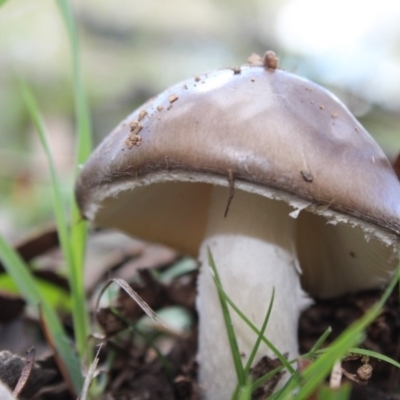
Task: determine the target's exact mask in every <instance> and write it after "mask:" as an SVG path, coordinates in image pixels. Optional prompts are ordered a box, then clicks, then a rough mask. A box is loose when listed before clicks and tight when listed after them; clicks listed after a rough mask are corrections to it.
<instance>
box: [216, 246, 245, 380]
mask: <svg viewBox="0 0 400 400" xmlns="http://www.w3.org/2000/svg"><path fill="white" fill-rule="evenodd" d="M208 264H209V265H210V267H211V270H212V273H213V279H214V282H215V283H216V286H217V290H218V297H219V300H220V303H221V308H222V314H223V316H224V321H225V327H226V331H227V334H228V339H229V344H230V346H231V352H232V357H233V363H234V365H235V370H236V375H237V379H238V385H239V387H242V386H245V384H246V376H245V374H244V369H243V365H242V360H241V357H240V352H239V347H238V344H237V341H236V336H235V331H234V330H233V325H232V320H231V316H230V313H229V309H228V304H227V301H226V295H225V293H223V292H222V291H221V290H220V288H222V286H221V281H220V278H219V275H218V271H217V268H216V266H215V262H214V258H213V256H212V254H211V251H210V249H208Z"/></svg>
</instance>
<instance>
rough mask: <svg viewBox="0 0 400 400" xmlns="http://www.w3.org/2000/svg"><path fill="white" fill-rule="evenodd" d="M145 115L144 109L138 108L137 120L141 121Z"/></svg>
mask: <svg viewBox="0 0 400 400" xmlns="http://www.w3.org/2000/svg"><path fill="white" fill-rule="evenodd" d="M146 115H147V111H146V110H140V112H139V116H138V121H141V120H142V119H143V118H144V117H145V116H146Z"/></svg>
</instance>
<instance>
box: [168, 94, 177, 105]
mask: <svg viewBox="0 0 400 400" xmlns="http://www.w3.org/2000/svg"><path fill="white" fill-rule="evenodd" d="M178 99H179V97H178V96H177V95H176V94H171V96H169V102H170V103H173V102H174V101H176V100H178Z"/></svg>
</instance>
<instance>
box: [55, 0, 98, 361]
mask: <svg viewBox="0 0 400 400" xmlns="http://www.w3.org/2000/svg"><path fill="white" fill-rule="evenodd" d="M56 3H57V6H58V8H59V10H60V14H61V16H62V19H63V20H64V25H65V28H66V31H67V35H68V39H69V43H70V48H71V55H72V69H73V79H74V99H75V115H76V124H77V135H76V136H77V144H76V146H77V149H76V165H77V168H78V169H79V166H80V165H81V164H82V163H83V162H85V161H86V159H87V157H88V155H89V154H90V152H91V148H92V142H91V126H90V117H89V108H88V104H87V100H86V94H85V88H84V84H83V79H82V73H81V69H80V53H79V40H78V35H77V30H76V26H75V20H74V16H73V13H72V8H71V4H70V3H71V2H70V1H68V0H56ZM78 169H77V172H78ZM71 204H72V213H71V218H72V225H71V230H70V233H69V234H70V243H71V249H70V251H71V253H72V261H73V262H72V264H71V269H70V273H71V282H70V284H71V291H72V293H73V297H74V301H73V303H74V304H75V307H74V315H75V314H77V316H76V324H75V323H74V325H75V329H76V332H75V334H76V341H77V345H78V352H79V354H80V356H81V357H83V355H84V354H85V352H86V351H89V349H88V348H87V346H86V338H87V336H88V333H89V322H88V319H87V309H86V298H85V292H84V282H83V270H84V257H85V251H86V239H87V226H86V223H85V222H84V221H83V220H82V218H81V215H80V212H79V209H78V207H77V205H76V201H75V197H74V194H73V193H72V199H71ZM88 355H89V357H90V358H92V357H91V355H90V354H88Z"/></svg>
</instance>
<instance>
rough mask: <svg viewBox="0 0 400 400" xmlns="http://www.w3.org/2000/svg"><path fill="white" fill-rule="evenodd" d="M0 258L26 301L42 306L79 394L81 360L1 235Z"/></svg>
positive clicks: (20, 262)
mask: <svg viewBox="0 0 400 400" xmlns="http://www.w3.org/2000/svg"><path fill="white" fill-rule="evenodd" d="M0 257H1V260H2V262H3V265H4V268H5V269H6V271H7V273H8V274H9V275H10V276H11V277H12V279H13V280H14V282H15V283H16V285H17V286H18V289H19V291H20V292H21V293H23V295H24V298H25V299H26V301H27V302H28V303H29V304H30V305H31V306H32V307H33V308H34V309H36V310H37V309H38V307H39V306H40V307H41V309H42V312H43V318H44V320H45V323H46V326H47V328H48V330H49V333H50V335H51V337H52V339H53V341H54V343H55V346H56V351H57V352H58V355H59V358H60V359H61V360H63V362H64V365H65V367H66V370H67V372H68V375H69V378H70V381H71V383H72V385H73V387H74V389H75V391H76V393H79V391H80V389H81V387H82V384H83V377H82V374H81V369H80V365H79V360H78V358H77V357H76V354H75V352H74V351H73V349H72V346H71V343H70V340H69V338H68V336H67V335H66V333H65V331H64V329H63V327H62V325H61V323H60V321H59V319H58V318H57V315H56V314H55V312H54V310H53V309H52V308H51V306H50V305H49V304H48V303H47V301H46V299H45V298H43V296H42V295H41V293H40V291H39V289H38V287H37V285H36V282H35V279H34V278H33V276H32V275H31V273H30V272H29V270H28V268H27V267H26V265H25V263H24V262H23V261H22V259H21V257H20V256H19V255H18V254H17V253H16V252H15V251H14V249H12V248H11V247H10V246H9V245H8V244H7V243H6V242H5V240H4V239H3V237H2V236H1V235H0Z"/></svg>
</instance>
